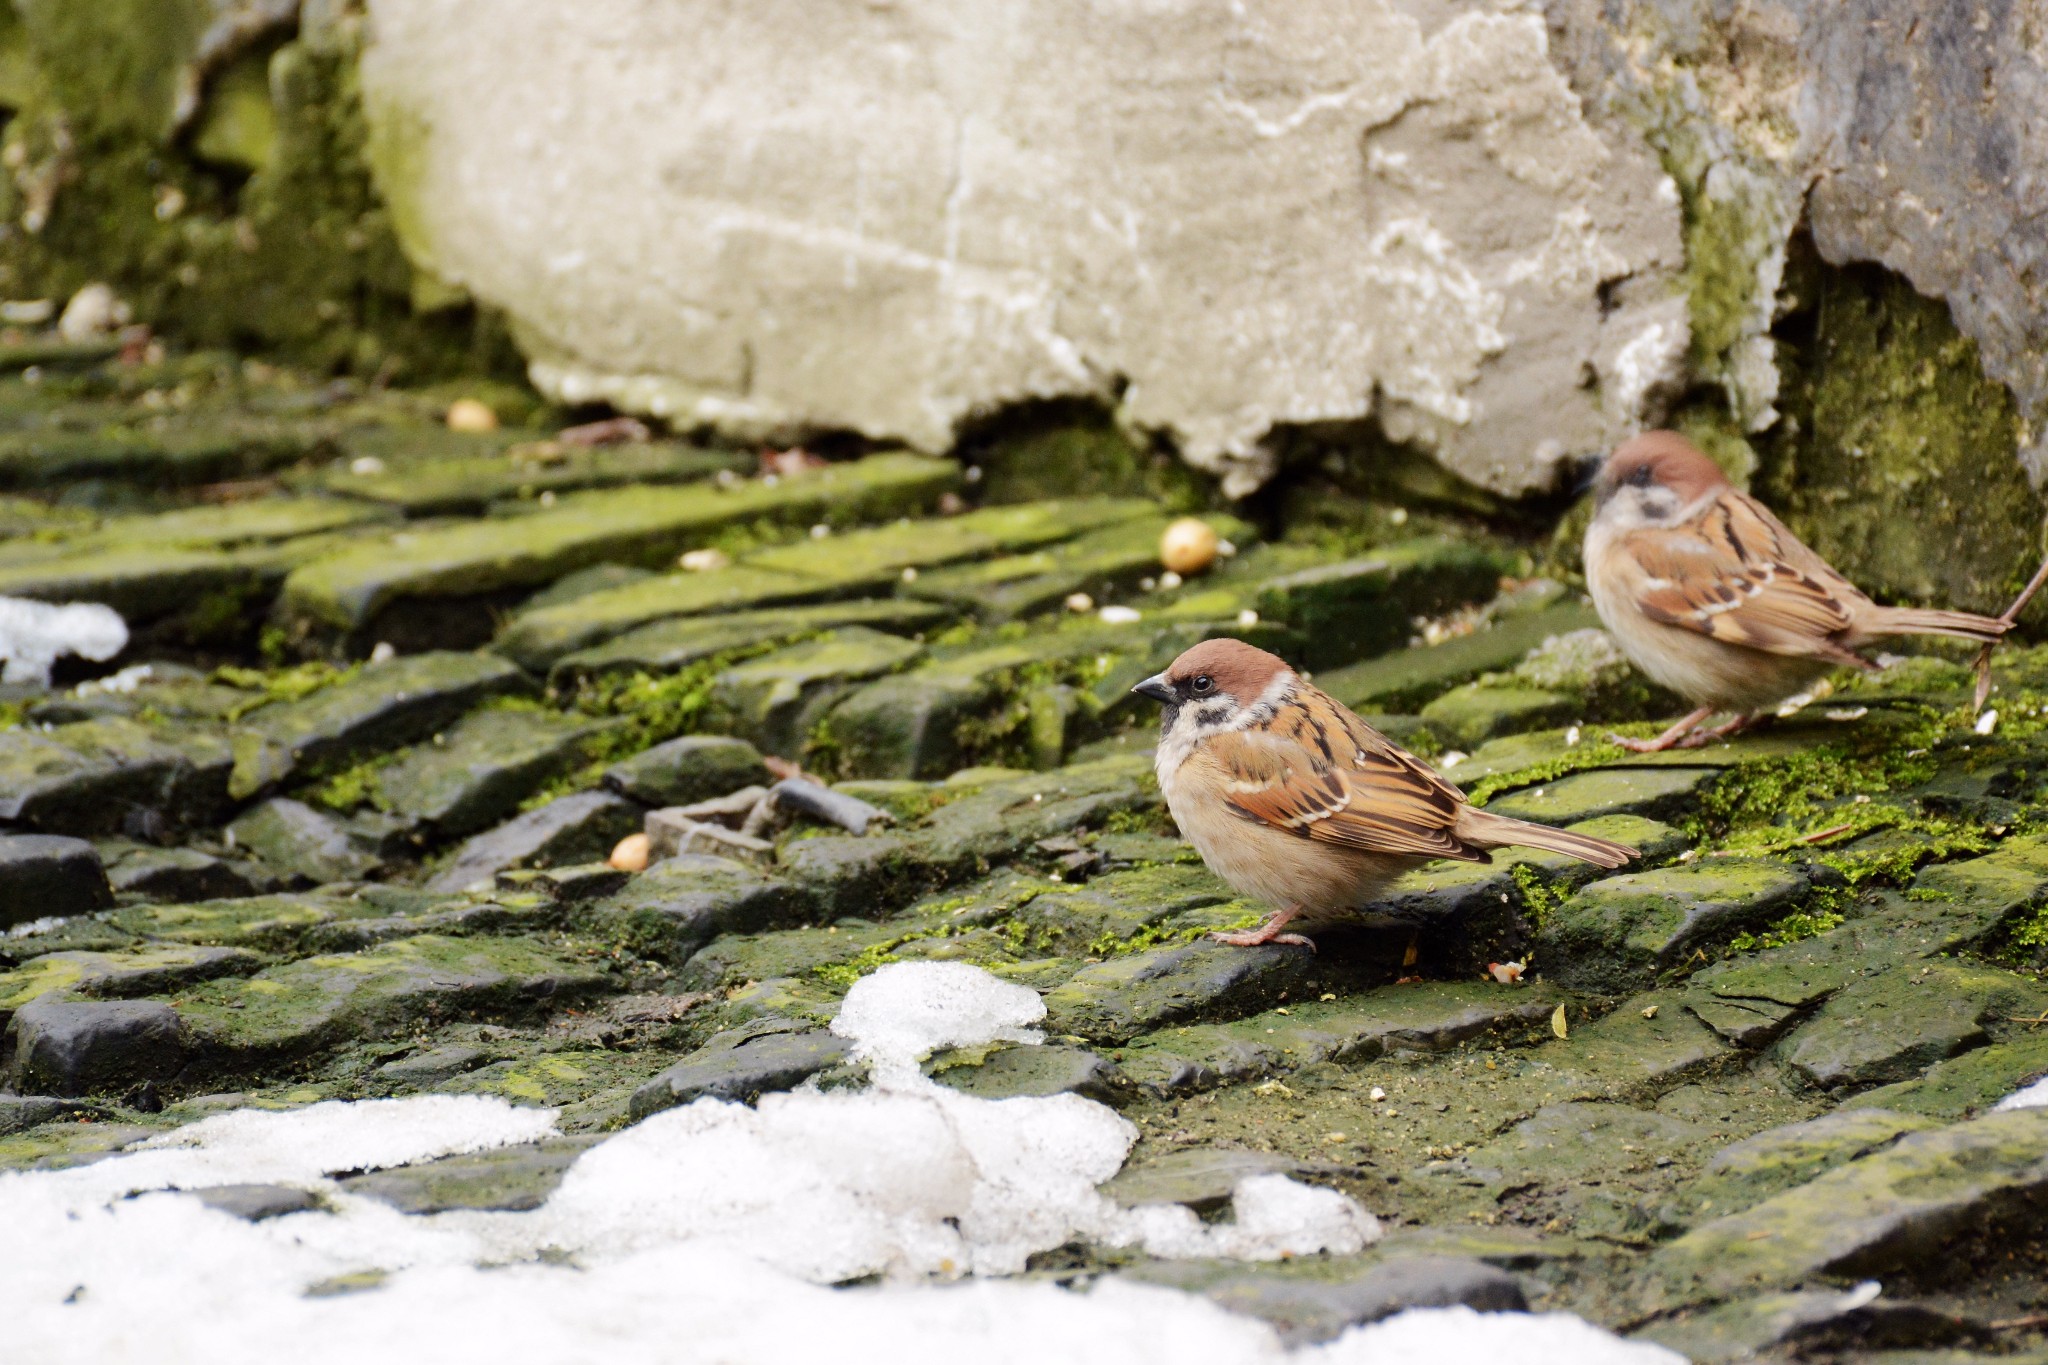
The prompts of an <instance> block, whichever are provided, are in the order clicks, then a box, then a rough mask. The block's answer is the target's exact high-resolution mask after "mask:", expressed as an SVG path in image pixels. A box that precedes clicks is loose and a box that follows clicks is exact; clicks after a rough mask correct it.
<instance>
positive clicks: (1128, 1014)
mask: <svg viewBox="0 0 2048 1365" xmlns="http://www.w3.org/2000/svg"><path fill="white" fill-rule="evenodd" d="M1314 964H1315V954H1314V953H1312V952H1311V951H1310V950H1308V949H1307V948H1295V947H1278V946H1274V945H1266V946H1263V947H1258V948H1237V947H1232V946H1230V945H1228V944H1223V943H1190V944H1186V945H1184V946H1181V947H1178V948H1160V949H1155V950H1152V951H1149V952H1138V953H1131V954H1129V955H1128V956H1125V957H1118V958H1112V959H1110V960H1109V961H1107V962H1102V963H1098V964H1096V965H1095V966H1093V967H1084V968H1082V969H1081V970H1080V971H1079V972H1077V973H1075V975H1074V976H1073V977H1072V978H1071V979H1070V980H1068V981H1067V982H1066V984H1065V985H1062V986H1056V987H1054V988H1053V989H1052V990H1051V991H1048V992H1047V993H1046V997H1045V1005H1046V1010H1047V1011H1048V1014H1049V1017H1050V1018H1051V1020H1052V1022H1053V1023H1054V1025H1055V1026H1056V1027H1057V1028H1059V1029H1060V1030H1062V1031H1063V1032H1067V1033H1073V1034H1078V1035H1079V1036H1081V1037H1083V1038H1086V1039H1089V1040H1091V1041H1094V1042H1099V1043H1125V1042H1129V1041H1130V1040H1131V1039H1132V1038H1135V1037H1137V1036H1138V1035H1139V1034H1140V1033H1143V1032H1145V1031H1147V1030H1148V1029H1153V1028H1157V1027H1159V1026H1160V1025H1161V1024H1168V1023H1174V1022H1177V1021H1179V1020H1186V1019H1201V1018H1206V1017H1210V1016H1213V1015H1216V1014H1218V1013H1222V1012H1224V1011H1226V1010H1229V1011H1240V1012H1241V1011H1249V1010H1252V1009H1257V1008H1260V1007H1262V1006H1265V1005H1269V1004H1272V1003H1274V1002H1275V1001H1277V1000H1278V999H1280V997H1282V996H1283V995H1285V994H1286V993H1287V991H1288V989H1289V988H1290V987H1299V986H1300V985H1301V983H1302V982H1303V981H1304V980H1305V979H1307V976H1308V974H1309V972H1310V971H1311V970H1312V969H1313V967H1314Z"/></svg>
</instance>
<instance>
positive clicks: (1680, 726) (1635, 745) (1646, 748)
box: [1608, 706, 1714, 754]
mask: <svg viewBox="0 0 2048 1365" xmlns="http://www.w3.org/2000/svg"><path fill="white" fill-rule="evenodd" d="M1713 714H1714V708H1713V707H1711V706H1702V707H1701V708H1700V709H1699V710H1697V711H1695V712H1693V713H1692V714H1691V715H1689V716H1686V717H1684V718H1683V719H1681V720H1680V721H1679V722H1678V723H1677V724H1675V725H1673V726H1672V727H1671V728H1670V729H1669V730H1666V731H1665V732H1664V733H1663V734H1661V735H1659V736H1657V737H1656V738H1655V739H1629V738H1627V737H1625V736H1622V735H1609V736H1608V738H1609V739H1611V740H1613V741H1614V742H1615V743H1616V744H1619V745H1620V746H1621V747H1622V748H1624V749H1626V750H1628V751H1629V752H1630V753H1632V754H1658V753H1662V752H1664V750H1666V749H1669V748H1673V747H1675V746H1678V742H1679V741H1680V740H1682V739H1684V738H1685V737H1686V735H1687V734H1689V733H1690V732H1691V730H1692V728H1693V727H1694V726H1695V725H1698V724H1699V723H1700V722H1701V721H1703V720H1705V719H1706V718H1707V717H1708V716H1711V715H1713ZM1702 742H1704V741H1702ZM1685 747H1690V746H1685Z"/></svg>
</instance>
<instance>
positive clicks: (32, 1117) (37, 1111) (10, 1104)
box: [0, 1095, 93, 1137]
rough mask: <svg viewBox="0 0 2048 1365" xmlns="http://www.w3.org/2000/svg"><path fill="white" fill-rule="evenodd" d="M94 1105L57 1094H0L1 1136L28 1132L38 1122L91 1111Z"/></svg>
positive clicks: (46, 1121)
mask: <svg viewBox="0 0 2048 1365" xmlns="http://www.w3.org/2000/svg"><path fill="white" fill-rule="evenodd" d="M92 1110H93V1106H92V1105H90V1104H81V1103H79V1102H78V1101H77V1100H71V1099H60V1098H58V1097H57V1096H55V1095H0V1137H6V1136H7V1135H8V1134H10V1133H21V1132H26V1131H27V1130H28V1129H30V1128H33V1127H35V1126H36V1125H37V1124H41V1123H48V1122H49V1121H50V1120H52V1119H61V1118H63V1117H64V1116H65V1115H67V1114H77V1113H89V1112H92Z"/></svg>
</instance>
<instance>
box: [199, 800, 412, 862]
mask: <svg viewBox="0 0 2048 1365" xmlns="http://www.w3.org/2000/svg"><path fill="white" fill-rule="evenodd" d="M228 835H229V837H230V838H231V839H232V840H233V841H234V846H235V847H236V848H245V849H248V850H249V851H250V852H251V853H253V854H255V855H256V856H257V857H258V858H261V859H262V860H263V861H264V863H266V864H268V865H269V866H270V867H273V868H275V869H277V870H278V871H279V872H284V873H290V874H293V875H296V876H300V877H304V878H306V879H307V880H308V881H313V882H346V881H357V880H360V879H361V878H364V877H367V876H369V875H370V874H371V873H373V872H375V871H376V870H377V869H378V868H380V867H381V866H383V861H382V859H380V858H379V857H378V856H377V855H376V854H374V853H371V852H370V851H368V850H367V849H365V848H363V847H362V845H361V844H360V843H358V842H357V841H356V840H355V839H354V838H352V837H350V835H349V832H348V830H346V829H344V828H343V827H342V826H341V824H340V823H339V822H338V821H335V820H333V819H331V818H329V817H328V816H326V815H323V814H321V813H320V812H319V811H317V810H314V809H313V808H312V807H311V806H309V805H307V804H306V803H305V802H303V801H294V800H292V799H291V798H289V797H284V796H276V797H272V798H271V799H270V800H268V801H265V802H264V803H263V804H262V805H260V806H257V807H256V808H255V809H254V810H252V811H250V812H249V813H248V814H247V815H244V816H243V817H242V818H241V819H239V820H237V821H235V822H234V823H233V824H232V825H229V826H228Z"/></svg>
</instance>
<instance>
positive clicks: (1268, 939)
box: [1209, 905, 1316, 952]
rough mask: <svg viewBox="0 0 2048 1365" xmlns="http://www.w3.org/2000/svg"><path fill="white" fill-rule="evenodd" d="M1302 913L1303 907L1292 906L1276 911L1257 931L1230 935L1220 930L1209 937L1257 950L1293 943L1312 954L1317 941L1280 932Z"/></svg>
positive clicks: (1248, 930)
mask: <svg viewBox="0 0 2048 1365" xmlns="http://www.w3.org/2000/svg"><path fill="white" fill-rule="evenodd" d="M1300 913H1301V907H1300V906H1299V905H1290V906H1288V907H1287V908H1286V909H1284V910H1275V911H1274V912H1273V913H1272V914H1270V915H1268V916H1267V917H1266V922H1265V923H1264V924H1261V925H1260V926H1259V927H1258V928H1256V929H1244V930H1240V931H1239V932H1237V933H1229V934H1226V933H1223V932H1221V931H1220V930H1219V931H1218V932H1216V933H1213V934H1211V935H1209V937H1210V938H1212V939H1214V940H1216V942H1218V943H1228V944H1230V945H1231V946H1232V947H1233V948H1256V947H1257V946H1258V945H1260V944H1261V943H1292V944H1298V945H1299V946H1301V947H1303V948H1306V949H1308V950H1309V951H1310V952H1314V951H1315V950H1316V945H1315V940H1313V939H1311V938H1308V937H1306V936H1305V935H1302V934H1283V933H1281V932H1280V931H1281V929H1283V928H1284V927H1286V924H1287V921H1289V920H1291V919H1293V918H1294V917H1295V916H1296V915H1298V914H1300Z"/></svg>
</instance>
